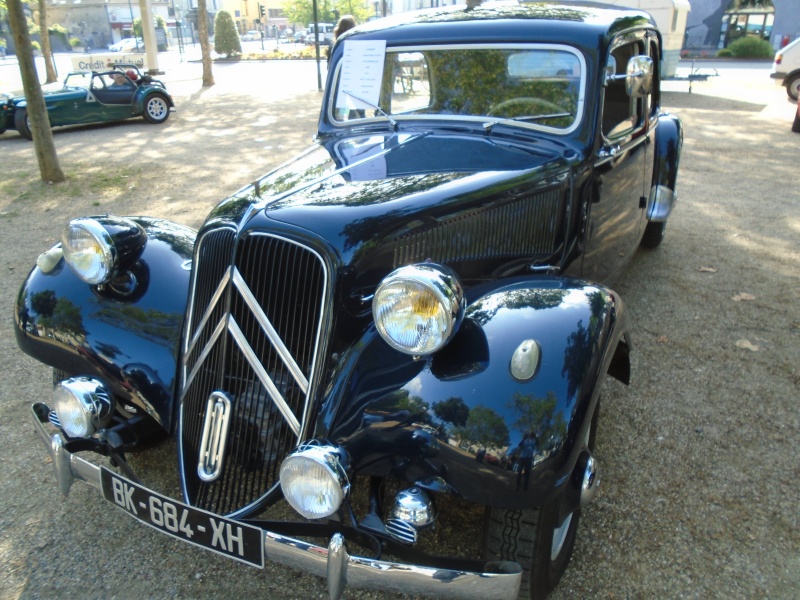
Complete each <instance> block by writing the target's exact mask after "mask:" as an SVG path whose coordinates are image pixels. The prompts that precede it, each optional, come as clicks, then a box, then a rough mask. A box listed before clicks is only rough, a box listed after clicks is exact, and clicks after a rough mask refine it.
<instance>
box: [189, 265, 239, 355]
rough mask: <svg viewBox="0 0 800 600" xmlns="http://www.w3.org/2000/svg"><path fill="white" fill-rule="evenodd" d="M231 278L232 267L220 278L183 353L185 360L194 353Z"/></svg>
mask: <svg viewBox="0 0 800 600" xmlns="http://www.w3.org/2000/svg"><path fill="white" fill-rule="evenodd" d="M230 279H231V271H230V269H228V270H227V271H225V275H224V277H223V278H222V279H220V281H219V285H218V286H217V289H216V290H214V294H213V295H212V296H211V299H210V300H209V302H208V308H206V312H205V313H203V316H202V317H201V319H200V323H199V324H198V325H197V327H196V328H195V333H194V336H192V338H191V340H189V341H188V343H187V347H186V350H185V351H184V353H183V356H184V359H183V360H184V362H185V361H186V357H187V356H188V355H189V354H191V353H192V350H193V349H194V346H195V344H196V343H197V340H198V339H199V338H200V334H201V333H202V332H203V330H204V329H205V326H206V323H207V322H208V320H209V319H210V318H211V313H212V312H214V309H215V308H216V307H217V302H219V299H220V298H221V297H222V294H224V293H225V287H226V286H227V285H228V282H229V281H230ZM190 333H191V332H190ZM198 362H200V361H198Z"/></svg>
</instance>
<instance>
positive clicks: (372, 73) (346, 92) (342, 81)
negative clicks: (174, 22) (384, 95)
mask: <svg viewBox="0 0 800 600" xmlns="http://www.w3.org/2000/svg"><path fill="white" fill-rule="evenodd" d="M385 59H386V40H371V41H361V40H346V41H345V42H344V57H343V58H342V70H341V74H340V76H339V93H338V94H337V96H336V108H339V109H346V108H349V109H354V108H374V107H375V106H377V105H378V101H379V100H380V95H381V79H383V63H384V60H385Z"/></svg>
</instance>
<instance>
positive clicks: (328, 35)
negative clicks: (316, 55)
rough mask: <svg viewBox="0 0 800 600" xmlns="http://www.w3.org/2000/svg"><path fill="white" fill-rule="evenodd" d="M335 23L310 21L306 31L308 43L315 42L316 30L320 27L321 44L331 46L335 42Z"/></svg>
mask: <svg viewBox="0 0 800 600" xmlns="http://www.w3.org/2000/svg"><path fill="white" fill-rule="evenodd" d="M333 27H334V25H333V23H316V24H315V23H309V24H308V31H307V32H306V43H307V44H313V43H314V41H315V40H314V30H315V29H319V45H320V46H330V45H331V44H332V43H333Z"/></svg>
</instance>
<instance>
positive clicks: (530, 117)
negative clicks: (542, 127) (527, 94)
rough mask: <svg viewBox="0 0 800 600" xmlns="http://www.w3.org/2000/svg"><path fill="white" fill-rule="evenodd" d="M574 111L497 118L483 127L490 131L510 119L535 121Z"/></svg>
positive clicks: (560, 116)
mask: <svg viewBox="0 0 800 600" xmlns="http://www.w3.org/2000/svg"><path fill="white" fill-rule="evenodd" d="M571 116H572V113H568V112H560V113H543V114H541V115H523V116H521V117H503V118H500V119H496V120H494V121H489V122H488V123H484V124H483V128H484V129H485V130H486V132H487V133H488V132H490V131H491V130H492V127H494V126H495V125H498V124H500V123H508V122H509V121H521V122H523V123H524V122H535V121H543V120H545V119H562V118H564V117H571Z"/></svg>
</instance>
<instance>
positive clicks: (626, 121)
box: [603, 41, 646, 139]
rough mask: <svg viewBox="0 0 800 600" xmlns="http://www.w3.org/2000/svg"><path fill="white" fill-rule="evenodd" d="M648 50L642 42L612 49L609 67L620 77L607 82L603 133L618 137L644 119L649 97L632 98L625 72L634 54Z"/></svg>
mask: <svg viewBox="0 0 800 600" xmlns="http://www.w3.org/2000/svg"><path fill="white" fill-rule="evenodd" d="M640 54H644V46H643V45H642V43H641V42H638V41H637V42H633V43H630V44H625V45H623V46H619V47H617V48H616V49H614V50H613V51H612V52H611V56H610V57H609V59H608V63H607V65H606V67H607V68H608V69H609V71H613V73H614V74H615V75H617V76H618V77H617V78H615V79H613V80H610V81H609V82H608V83H607V84H606V88H605V98H604V101H603V135H604V136H605V137H606V138H610V139H613V138H617V137H621V136H623V135H628V134H630V133H632V132H633V131H634V130H635V129H636V128H637V127H639V126H640V125H641V124H642V123H643V121H644V111H645V100H646V98H631V97H630V96H628V92H627V91H626V90H625V72H626V70H627V68H628V61H629V60H630V59H631V57H633V56H637V55H640Z"/></svg>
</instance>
